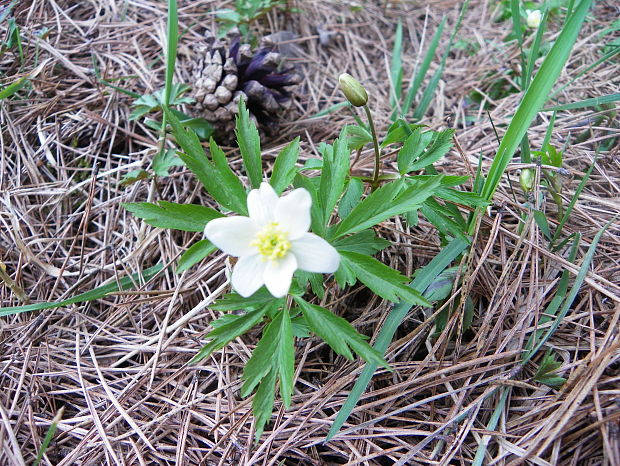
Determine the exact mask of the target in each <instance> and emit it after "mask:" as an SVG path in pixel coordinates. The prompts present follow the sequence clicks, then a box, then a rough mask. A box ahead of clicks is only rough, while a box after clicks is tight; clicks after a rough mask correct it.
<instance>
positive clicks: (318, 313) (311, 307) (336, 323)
mask: <svg viewBox="0 0 620 466" xmlns="http://www.w3.org/2000/svg"><path fill="white" fill-rule="evenodd" d="M295 301H296V302H297V304H298V305H299V307H300V308H301V311H302V312H303V315H304V317H305V318H306V322H307V324H308V327H309V328H310V330H311V331H312V332H314V333H315V334H316V335H318V336H319V337H320V338H322V339H323V340H325V342H326V343H327V344H328V345H329V346H330V347H331V348H332V349H333V350H334V351H335V352H336V353H338V354H339V355H341V356H344V357H345V358H347V359H349V360H353V354H352V353H351V350H353V351H355V352H356V353H357V354H359V355H360V356H361V357H362V359H364V360H365V361H366V362H370V363H373V364H377V365H380V366H383V367H385V368H386V369H388V370H390V366H389V365H388V363H387V362H386V361H385V359H383V356H382V355H381V353H379V352H378V351H377V350H375V349H374V348H373V347H372V346H370V345H369V344H368V343H366V341H365V340H366V339H367V337H366V336H364V335H361V334H360V333H358V332H357V330H355V327H353V326H352V325H351V324H350V323H349V322H347V320H346V319H343V318H342V317H338V316H337V315H335V314H334V313H332V312H330V311H329V310H327V309H325V308H323V307H321V306H317V305H316V304H310V303H308V302H307V301H304V300H303V299H302V298H301V297H295ZM349 348H350V349H349Z"/></svg>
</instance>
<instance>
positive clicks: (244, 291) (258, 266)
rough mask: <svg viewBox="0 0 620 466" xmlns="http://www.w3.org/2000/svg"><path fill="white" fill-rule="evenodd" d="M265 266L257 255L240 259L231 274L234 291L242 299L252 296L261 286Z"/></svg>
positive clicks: (265, 263) (264, 262)
mask: <svg viewBox="0 0 620 466" xmlns="http://www.w3.org/2000/svg"><path fill="white" fill-rule="evenodd" d="M267 264H268V262H266V261H264V260H262V259H261V256H260V255H258V254H254V255H253V256H245V257H242V258H240V259H239V260H238V261H237V264H235V268H234V269H233V273H232V286H233V288H234V289H235V291H236V292H237V293H239V294H240V295H241V296H243V297H244V298H247V297H248V296H252V295H253V294H254V293H255V292H256V290H258V289H259V288H260V287H261V286H263V283H264V281H263V275H264V274H265V268H266V267H267Z"/></svg>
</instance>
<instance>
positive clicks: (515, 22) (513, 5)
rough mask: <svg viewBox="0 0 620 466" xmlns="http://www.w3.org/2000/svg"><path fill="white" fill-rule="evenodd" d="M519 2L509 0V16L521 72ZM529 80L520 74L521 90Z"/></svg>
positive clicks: (521, 44)
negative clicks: (515, 39)
mask: <svg viewBox="0 0 620 466" xmlns="http://www.w3.org/2000/svg"><path fill="white" fill-rule="evenodd" d="M519 3H520V0H510V14H511V16H512V32H513V34H514V35H515V37H516V38H517V43H518V44H519V58H520V60H521V72H522V73H523V71H524V70H525V68H526V66H525V51H524V50H523V30H522V28H521V11H520V10H519ZM528 82H529V78H528V76H527V74H525V73H523V74H521V90H522V91H524V90H526V89H527V83H528Z"/></svg>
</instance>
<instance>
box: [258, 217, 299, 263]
mask: <svg viewBox="0 0 620 466" xmlns="http://www.w3.org/2000/svg"><path fill="white" fill-rule="evenodd" d="M250 246H256V248H257V249H258V252H259V253H260V255H261V256H263V260H276V259H281V258H283V257H284V256H285V255H286V253H287V252H288V250H289V249H291V242H290V241H289V240H288V232H286V231H284V230H282V228H280V226H279V225H278V224H277V223H276V222H272V223H269V224H267V225H265V227H264V228H263V229H262V230H261V231H259V232H258V233H257V235H256V239H255V240H254V241H252V242H251V243H250Z"/></svg>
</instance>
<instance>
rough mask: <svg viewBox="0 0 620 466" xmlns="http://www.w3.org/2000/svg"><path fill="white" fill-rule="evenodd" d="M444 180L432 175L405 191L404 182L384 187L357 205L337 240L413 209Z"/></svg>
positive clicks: (344, 223) (338, 230)
mask: <svg viewBox="0 0 620 466" xmlns="http://www.w3.org/2000/svg"><path fill="white" fill-rule="evenodd" d="M441 179H442V176H441V175H437V176H433V177H430V178H429V179H428V180H426V181H424V182H420V183H416V184H415V185H413V186H410V187H406V188H405V187H404V181H403V180H398V181H394V182H391V183H387V184H385V185H384V186H382V187H381V188H379V189H377V190H376V191H375V192H374V193H372V194H370V196H368V197H367V198H365V199H364V200H363V201H362V202H360V203H359V204H357V206H355V208H354V209H353V210H352V211H351V213H350V214H349V216H348V217H347V218H345V219H344V220H343V221H342V222H340V223H339V224H338V225H337V226H336V230H335V232H334V235H335V237H340V236H344V235H347V234H349V233H355V232H358V231H361V230H365V229H367V228H370V227H372V226H375V225H377V224H379V223H381V222H383V221H384V220H387V219H388V218H390V217H394V216H395V215H400V214H403V213H405V212H407V211H410V210H413V209H414V208H415V207H416V206H418V205H420V204H422V203H423V202H424V201H425V200H426V199H427V198H428V197H430V196H432V195H433V194H434V193H435V191H436V190H437V188H438V187H439V186H440V185H441ZM403 188H404V189H403Z"/></svg>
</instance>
